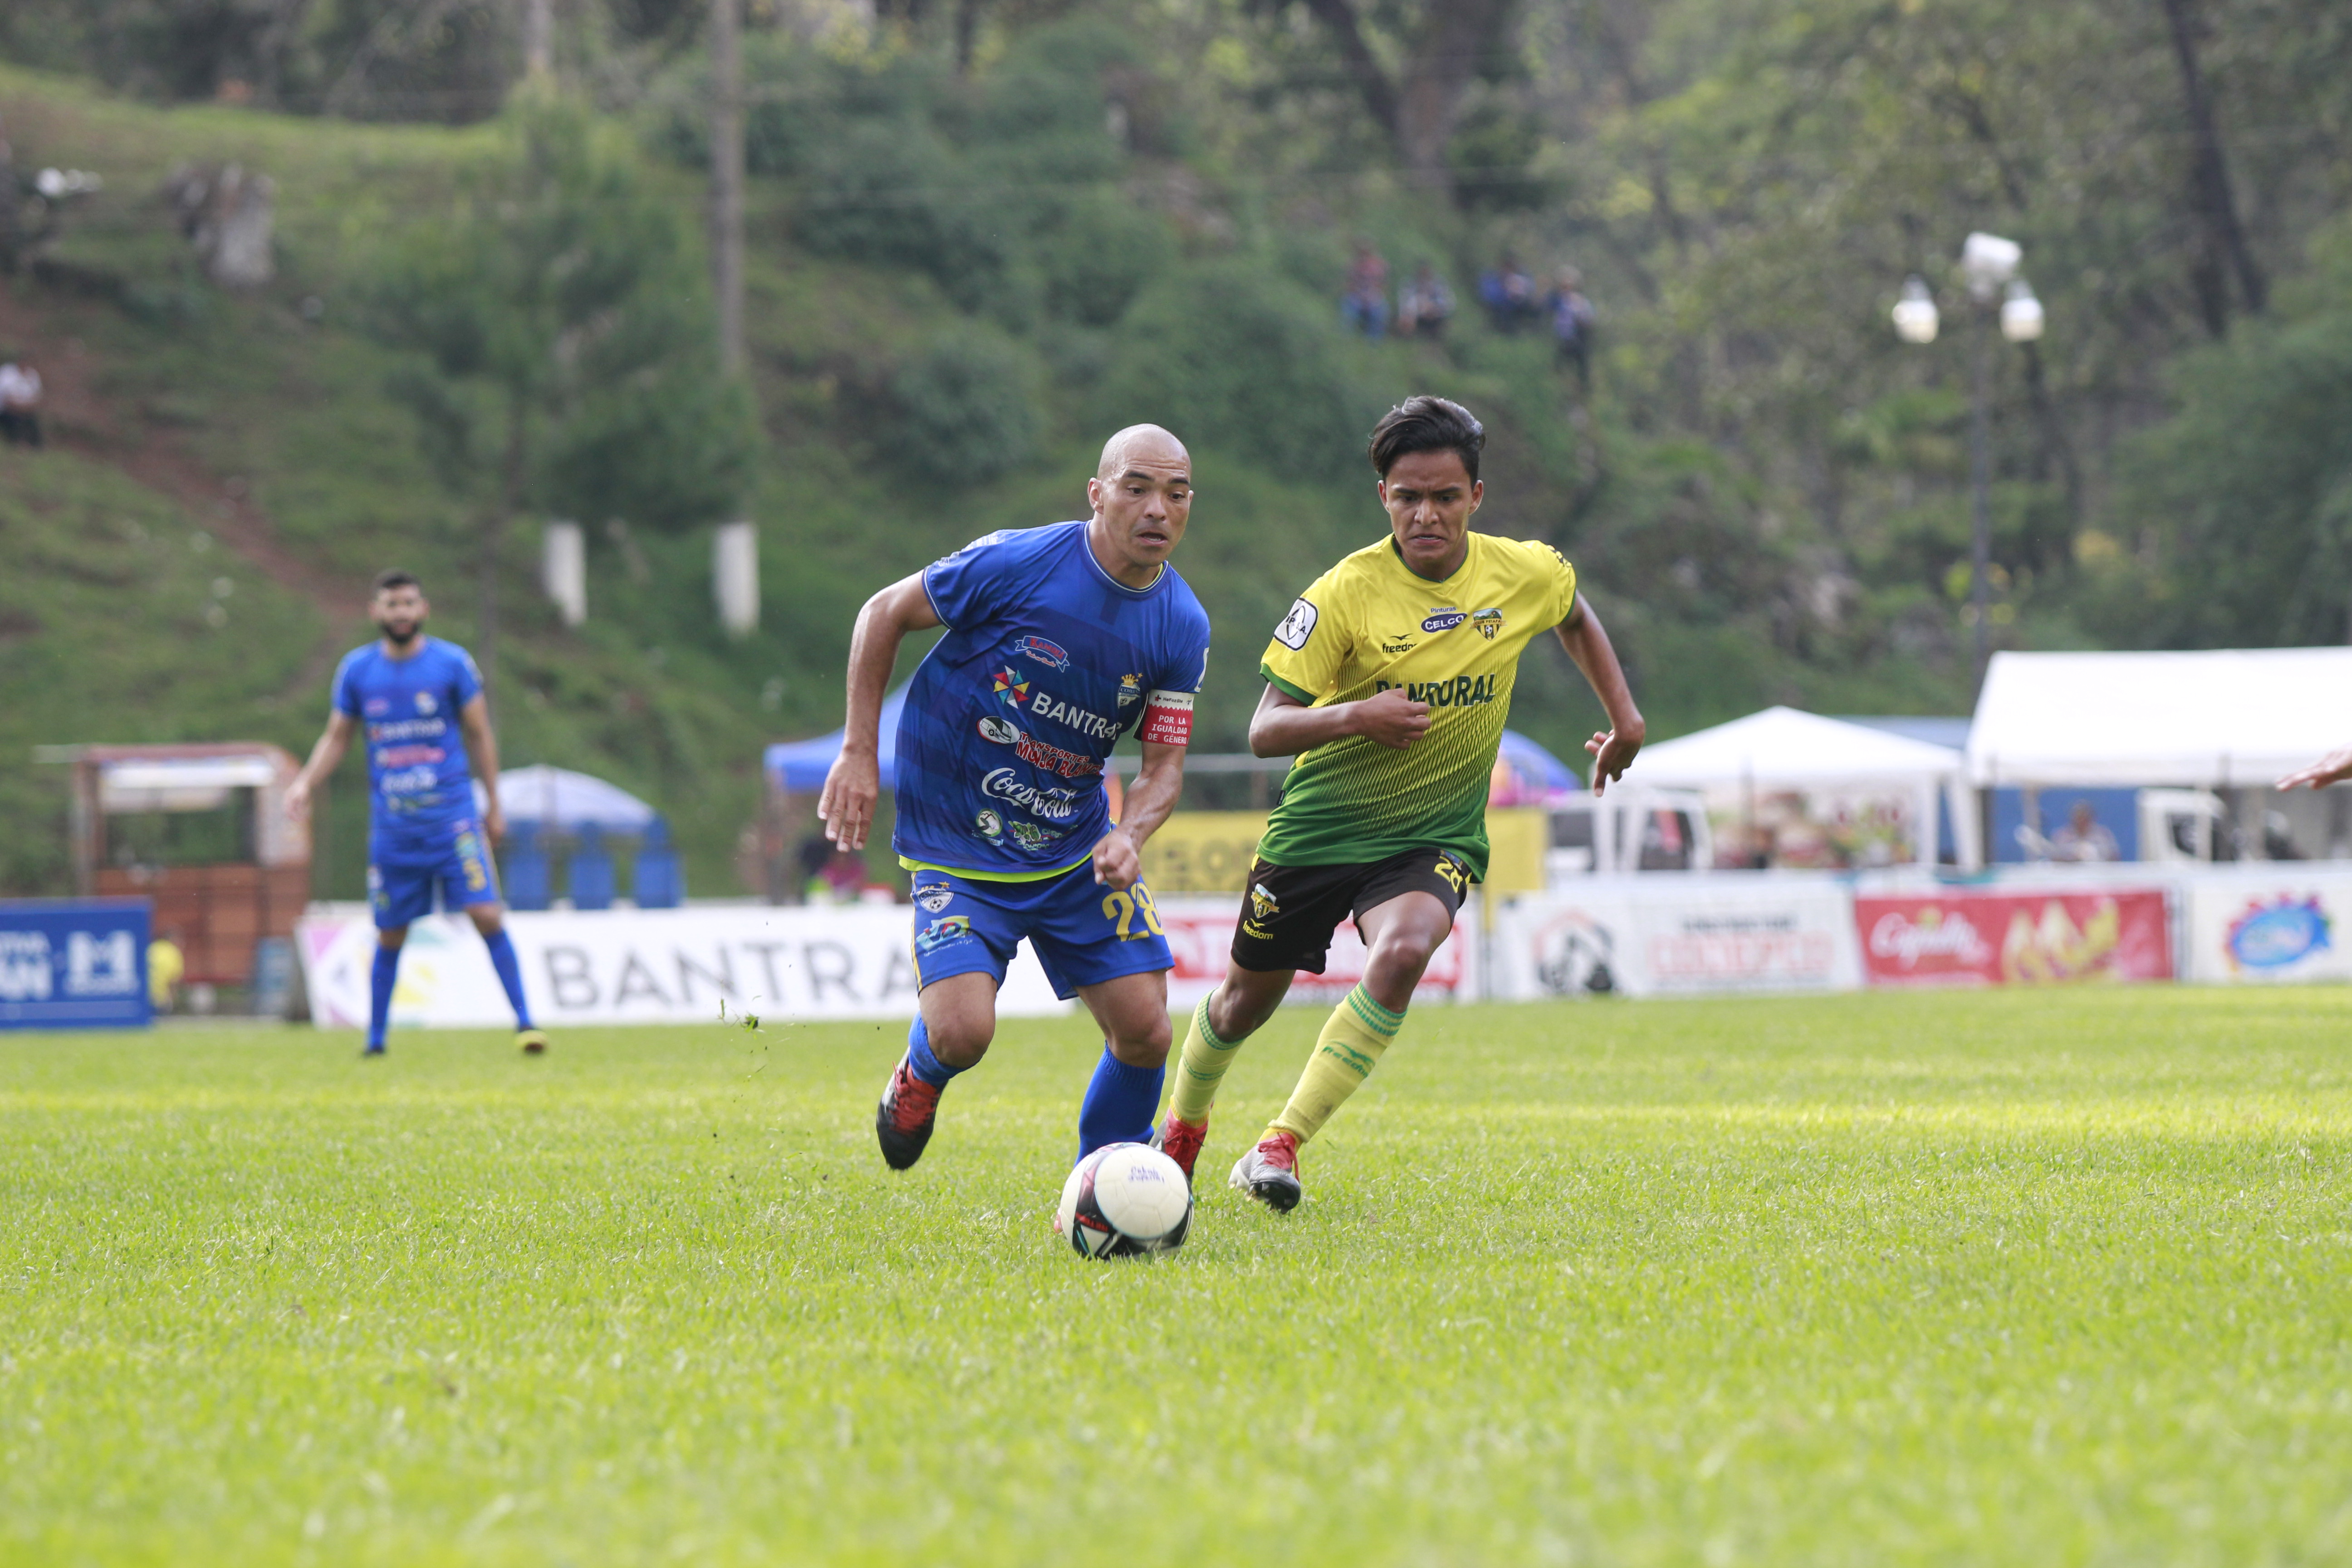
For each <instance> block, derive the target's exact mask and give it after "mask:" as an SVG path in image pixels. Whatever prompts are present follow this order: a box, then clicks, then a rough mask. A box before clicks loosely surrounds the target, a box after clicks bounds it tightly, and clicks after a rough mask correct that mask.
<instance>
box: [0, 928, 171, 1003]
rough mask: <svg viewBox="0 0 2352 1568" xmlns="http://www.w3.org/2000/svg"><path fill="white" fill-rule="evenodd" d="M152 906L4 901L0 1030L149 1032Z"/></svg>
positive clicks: (0, 938) (0, 935) (0, 932)
mask: <svg viewBox="0 0 2352 1568" xmlns="http://www.w3.org/2000/svg"><path fill="white" fill-rule="evenodd" d="M149 1020H150V1015H149V1011H148V1005H147V900H144V899H98V900H89V901H86V902H80V903H65V902H54V903H53V902H48V901H46V900H43V901H37V902H36V901H27V902H24V903H14V902H9V903H0V1029H122V1028H131V1029H143V1028H145V1027H146V1026H147V1025H148V1022H149Z"/></svg>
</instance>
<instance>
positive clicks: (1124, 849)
mask: <svg viewBox="0 0 2352 1568" xmlns="http://www.w3.org/2000/svg"><path fill="white" fill-rule="evenodd" d="M1142 879H1143V857H1142V856H1140V855H1139V854H1137V853H1136V850H1135V840H1133V839H1132V838H1129V837H1128V836H1127V834H1126V832H1125V831H1124V830H1123V829H1120V828H1117V827H1114V828H1112V829H1111V830H1110V831H1109V832H1108V833H1106V834H1104V835H1103V837H1102V842H1101V843H1099V844H1097V845H1096V846H1095V880H1096V881H1097V883H1099V884H1100V885H1102V886H1103V887H1106V888H1115V889H1118V890H1119V891H1120V892H1125V891H1126V890H1127V889H1129V888H1132V887H1133V886H1135V884H1136V883H1138V882H1139V881H1141V880H1142Z"/></svg>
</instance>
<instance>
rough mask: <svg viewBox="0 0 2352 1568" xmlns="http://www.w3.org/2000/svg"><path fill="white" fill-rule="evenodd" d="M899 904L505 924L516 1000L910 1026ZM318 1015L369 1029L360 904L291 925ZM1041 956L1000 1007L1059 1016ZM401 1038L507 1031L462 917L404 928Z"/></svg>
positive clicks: (1029, 963) (604, 1017) (589, 1020)
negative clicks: (518, 983) (417, 1030)
mask: <svg viewBox="0 0 2352 1568" xmlns="http://www.w3.org/2000/svg"><path fill="white" fill-rule="evenodd" d="M914 913H915V911H914V910H912V909H910V908H908V907H907V906H905V905H855V904H853V905H845V906H841V907H837V908H830V909H824V908H799V909H772V908H767V907H763V906H758V905H751V906H743V907H734V908H705V909H683V910H599V911H596V912H594V913H580V912H556V913H547V914H509V916H508V917H507V930H508V931H509V932H511V933H512V934H513V937H514V943H515V952H516V955H517V956H518V957H519V958H520V959H521V961H522V974H523V994H524V995H525V996H527V997H528V998H529V999H530V1009H531V1014H532V1016H533V1019H534V1021H536V1022H538V1023H540V1024H541V1025H543V1026H548V1027H557V1026H563V1025H567V1024H583V1025H584V1024H692V1023H701V1022H706V1021H716V1020H717V1018H718V1016H719V1005H720V1004H721V1003H722V1002H723V1003H724V1004H725V1005H726V1007H727V1011H728V1012H729V1014H730V1015H740V1014H744V1013H754V1014H758V1015H759V1016H761V1017H762V1018H784V1019H806V1018H911V1017H913V1016H914V1014H915V994H916V984H915V968H914V963H913V961H912V959H911V957H910V956H909V953H908V938H909V936H910V933H911V931H912V925H911V921H912V918H913V916H914ZM295 935H296V943H297V945H298V946H299V948H300V950H301V955H302V966H303V974H304V978H305V979H306V980H307V981H308V983H309V985H310V1015H311V1016H312V1018H314V1019H315V1020H316V1021H317V1022H318V1023H319V1024H320V1025H321V1026H326V1027H331V1028H350V1027H355V1026H363V1025H364V1024H366V1022H367V1015H368V973H369V969H370V966H371V965H372V963H373V960H374V953H375V930H374V927H373V925H372V924H371V923H370V921H369V920H368V916H367V910H366V908H365V906H363V905H353V906H351V907H349V908H348V909H343V910H337V909H332V908H329V909H322V910H317V911H314V912H313V913H312V914H311V915H310V916H308V917H306V918H305V919H304V920H303V921H302V922H301V923H300V925H299V926H298V927H297V928H296V933H295ZM1070 1005H1071V1004H1069V1003H1066V1002H1061V1001H1058V1000H1056V999H1055V995H1054V988H1053V986H1052V985H1050V984H1047V982H1046V980H1045V970H1044V969H1042V968H1041V967H1039V965H1038V963H1037V960H1036V957H1035V955H1034V954H1033V953H1032V952H1030V951H1029V947H1028V944H1027V943H1025V942H1024V944H1022V947H1021V951H1020V952H1019V953H1018V954H1017V955H1016V956H1015V958H1014V959H1013V968H1012V971H1011V973H1008V974H1007V975H1006V976H1005V982H1004V989H1003V991H1002V992H1000V993H999V994H998V996H997V1010H998V1011H999V1012H1000V1013H1003V1014H1009V1015H1020V1014H1029V1015H1034V1014H1045V1013H1058V1012H1062V1011H1065V1010H1066V1009H1067V1008H1068V1007H1069V1006H1070ZM392 1020H393V1023H394V1026H398V1027H415V1026H426V1027H482V1026H490V1027H496V1026H509V1027H510V1026H512V1024H513V1021H514V1015H513V1014H512V1013H511V1012H510V1011H509V1009H508V1006H507V1001H506V994H505V993H504V992H503V991H501V990H500V989H499V981H498V976H497V974H496V973H494V972H493V971H492V970H491V968H490V960H489V954H488V952H486V951H485V950H484V948H483V946H482V939H481V938H480V937H479V936H478V935H476V934H475V931H474V928H473V926H472V924H471V923H470V922H468V921H467V920H466V919H465V918H464V917H463V916H461V915H435V916H432V917H430V918H429V919H426V920H421V921H417V922H416V923H415V925H413V926H411V927H409V930H408V945H407V947H406V950H405V951H404V952H403V953H402V954H401V961H400V980H399V983H398V985H397V986H396V988H395V989H394V992H393V999H392Z"/></svg>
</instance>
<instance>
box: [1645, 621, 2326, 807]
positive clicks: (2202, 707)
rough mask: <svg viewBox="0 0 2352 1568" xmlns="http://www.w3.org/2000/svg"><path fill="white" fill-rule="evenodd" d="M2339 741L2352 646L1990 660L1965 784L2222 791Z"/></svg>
mask: <svg viewBox="0 0 2352 1568" xmlns="http://www.w3.org/2000/svg"><path fill="white" fill-rule="evenodd" d="M2347 742H2352V647H2274V648H2230V649H2222V650H2218V651H2213V652H2206V653H2000V654H1995V655H1994V656H1993V659H1992V668H1990V670H1988V671H1987V672H1986V675H1985V683H1984V690H1983V692H1982V693H1981V694H1980V695H1979V697H1978V698H1977V713H1976V720H1975V722H1974V723H1973V724H1971V725H1970V726H1969V751H1968V761H1969V778H1970V779H1971V780H1972V781H1974V782H1975V783H1976V784H1979V785H1991V784H2024V785H2040V784H2116V785H2123V786H2126V787H2128V786H2133V785H2141V784H2189V785H2197V786H2209V787H2221V788H2228V787H2231V786H2242V785H2250V784H2269V783H2271V781H2273V779H2275V778H2277V777H2278V776H2279V775H2280V774H2282V773H2289V772H2292V771H2293V770H2294V769H2296V768H2299V767H2301V766H2303V765H2304V764H2305V763H2311V762H2315V761H2317V760H2318V758H2319V757H2320V755H2321V753H2323V752H2329V751H2333V750H2334V749H2335V748H2336V747H2337V746H2341V745H2344V744H2346V743H2347ZM1644 760H1645V761H1646V760H1647V759H1646V758H1645V759H1644Z"/></svg>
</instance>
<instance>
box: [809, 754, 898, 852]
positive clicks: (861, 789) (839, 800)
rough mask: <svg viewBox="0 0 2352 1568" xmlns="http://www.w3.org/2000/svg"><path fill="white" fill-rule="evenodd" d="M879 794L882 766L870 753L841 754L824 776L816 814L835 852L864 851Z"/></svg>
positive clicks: (880, 790) (880, 791)
mask: <svg viewBox="0 0 2352 1568" xmlns="http://www.w3.org/2000/svg"><path fill="white" fill-rule="evenodd" d="M881 794H882V766H881V764H880V763H877V762H876V761H875V760H874V755H873V753H872V752H849V751H844V752H842V753H841V755H839V756H837V757H835V758H834V759H833V766H832V767H831V768H830V769H828V770H827V771H826V773H825V775H824V794H823V795H818V796H817V797H816V814H817V817H818V819H819V820H821V821H822V822H824V829H825V832H824V836H825V837H827V838H830V839H831V840H833V847H835V848H836V849H863V848H865V847H866V828H867V827H869V826H872V825H873V822H874V802H875V801H876V800H877V798H879V797H880V795H881Z"/></svg>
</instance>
